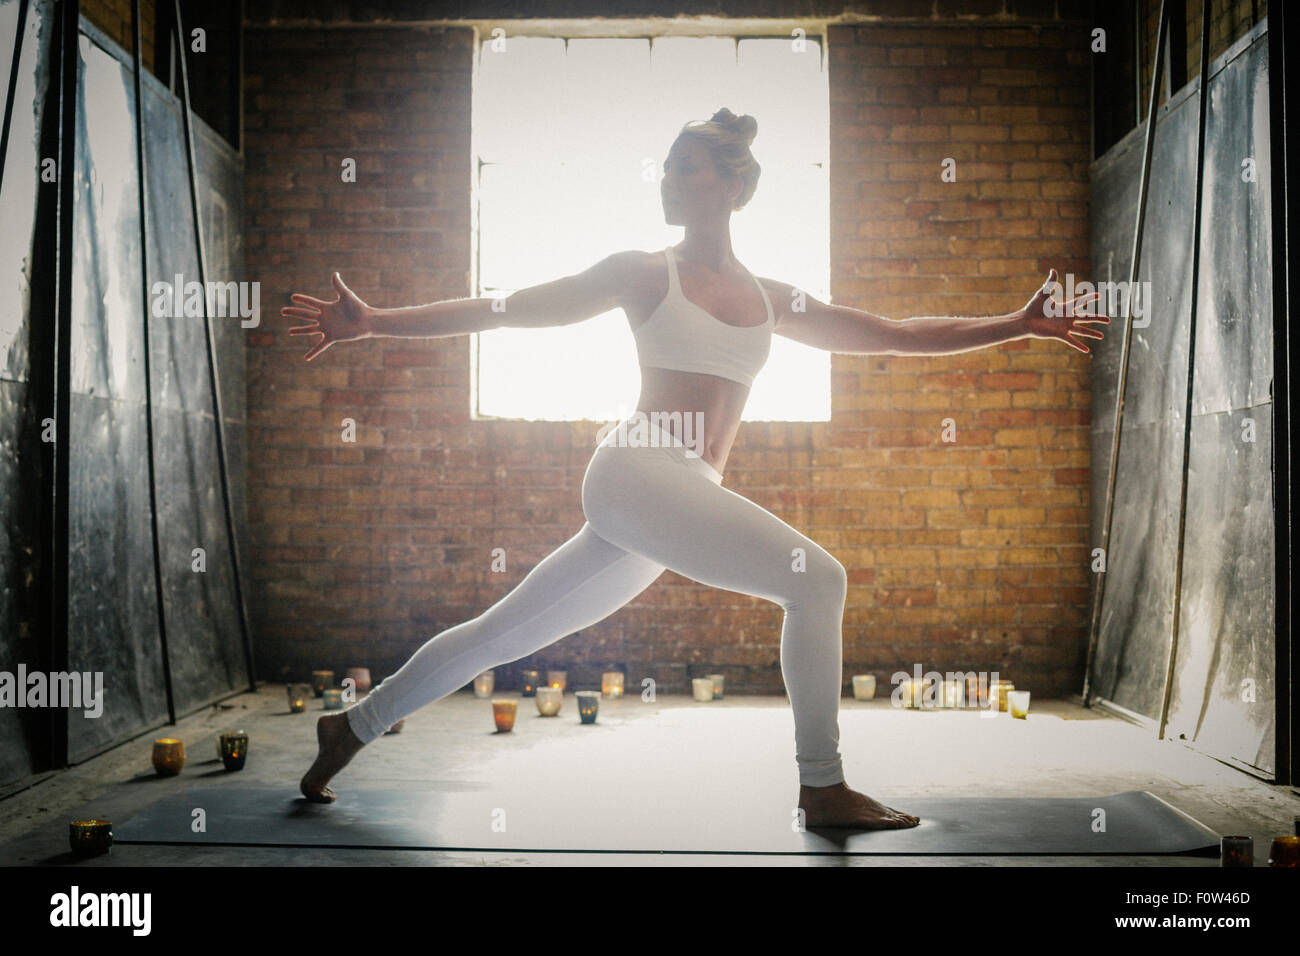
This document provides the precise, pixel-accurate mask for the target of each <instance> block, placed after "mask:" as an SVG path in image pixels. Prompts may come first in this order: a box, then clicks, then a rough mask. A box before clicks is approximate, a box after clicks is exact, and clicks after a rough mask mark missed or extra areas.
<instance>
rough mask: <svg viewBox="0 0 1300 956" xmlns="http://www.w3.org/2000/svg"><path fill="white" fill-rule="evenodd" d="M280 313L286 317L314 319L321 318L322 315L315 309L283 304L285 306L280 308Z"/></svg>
mask: <svg viewBox="0 0 1300 956" xmlns="http://www.w3.org/2000/svg"><path fill="white" fill-rule="evenodd" d="M280 314H281V315H283V316H284V317H285V318H286V319H312V320H315V319H319V318H320V317H321V313H320V312H317V311H315V310H314V309H298V308H294V307H293V306H291V305H286V306H283V307H282V308H281V309H280Z"/></svg>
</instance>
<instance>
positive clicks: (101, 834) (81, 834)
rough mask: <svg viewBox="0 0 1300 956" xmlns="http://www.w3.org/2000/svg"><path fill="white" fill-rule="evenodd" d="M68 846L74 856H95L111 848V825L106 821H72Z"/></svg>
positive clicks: (69, 826)
mask: <svg viewBox="0 0 1300 956" xmlns="http://www.w3.org/2000/svg"><path fill="white" fill-rule="evenodd" d="M68 845H69V846H70V847H71V848H72V853H73V855H74V856H97V855H99V854H100V853H107V852H108V851H109V850H110V849H111V848H112V846H113V824H112V823H110V822H109V821H107V820H72V821H70V822H69V823H68Z"/></svg>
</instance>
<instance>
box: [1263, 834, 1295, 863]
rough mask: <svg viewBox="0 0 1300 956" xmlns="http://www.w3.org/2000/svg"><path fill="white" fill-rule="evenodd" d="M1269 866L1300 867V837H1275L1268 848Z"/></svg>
mask: <svg viewBox="0 0 1300 956" xmlns="http://www.w3.org/2000/svg"><path fill="white" fill-rule="evenodd" d="M1268 865H1269V866H1288V867H1295V866H1300V836H1280V837H1274V838H1273V844H1272V845H1271V846H1270V847H1269V848H1268Z"/></svg>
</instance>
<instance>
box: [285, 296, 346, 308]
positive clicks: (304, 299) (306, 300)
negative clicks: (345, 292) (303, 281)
mask: <svg viewBox="0 0 1300 956" xmlns="http://www.w3.org/2000/svg"><path fill="white" fill-rule="evenodd" d="M289 298H291V299H293V301H294V302H297V303H298V304H299V305H310V306H314V307H315V308H317V309H323V308H324V307H325V306H327V305H334V303H335V302H338V299H335V300H334V302H326V301H325V300H324V299H318V298H316V297H315V296H314V295H303V294H302V293H301V292H294V293H291V294H290V295H289Z"/></svg>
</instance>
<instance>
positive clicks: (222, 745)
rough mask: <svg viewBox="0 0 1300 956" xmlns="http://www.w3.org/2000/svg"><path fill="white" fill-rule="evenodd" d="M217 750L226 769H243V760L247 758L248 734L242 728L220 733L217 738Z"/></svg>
mask: <svg viewBox="0 0 1300 956" xmlns="http://www.w3.org/2000/svg"><path fill="white" fill-rule="evenodd" d="M217 750H218V751H219V752H220V754H221V762H222V763H223V764H225V765H226V769H227V770H243V769H244V761H245V760H246V759H248V734H246V733H245V732H244V731H242V730H231V731H228V732H226V733H224V734H222V735H221V736H220V737H219V738H218V739H217Z"/></svg>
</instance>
